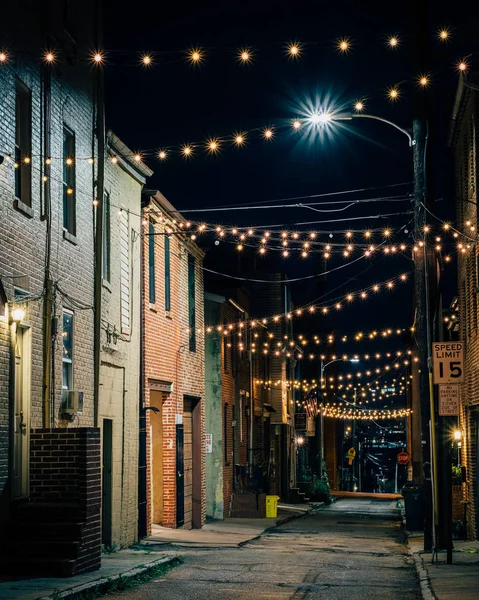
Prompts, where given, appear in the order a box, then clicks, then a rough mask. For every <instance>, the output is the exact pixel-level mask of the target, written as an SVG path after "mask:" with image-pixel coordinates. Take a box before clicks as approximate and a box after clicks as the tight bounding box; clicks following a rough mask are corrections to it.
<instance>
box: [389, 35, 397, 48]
mask: <svg viewBox="0 0 479 600" xmlns="http://www.w3.org/2000/svg"><path fill="white" fill-rule="evenodd" d="M398 45H399V39H398V37H397V36H395V35H392V36H391V37H390V38H389V39H388V46H390V47H391V48H396V47H397V46H398Z"/></svg>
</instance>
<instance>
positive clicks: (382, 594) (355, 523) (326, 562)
mask: <svg viewBox="0 0 479 600" xmlns="http://www.w3.org/2000/svg"><path fill="white" fill-rule="evenodd" d="M180 554H181V556H182V558H183V560H184V563H183V565H181V566H179V567H177V568H175V569H173V570H172V571H170V572H169V573H168V574H167V575H166V577H164V578H158V579H154V580H153V581H151V582H150V583H148V584H145V585H143V586H141V587H139V588H136V589H133V590H131V591H126V592H123V593H122V594H120V595H119V596H118V597H119V599H121V600H156V599H160V598H168V599H169V600H190V599H191V600H193V599H194V600H215V599H218V600H220V599H225V600H226V599H235V600H236V599H238V600H246V599H247V600H253V599H254V600H266V599H270V600H273V599H278V600H281V599H286V598H287V599H291V600H309V599H313V598H319V599H323V598H324V599H328V600H336V599H337V600H343V599H344V600H346V599H347V600H362V599H368V600H373V599H375V598H377V599H381V600H389V599H401V600H412V599H418V598H421V594H420V588H419V584H418V580H417V577H416V573H415V570H414V563H413V560H412V558H411V556H410V555H409V553H408V550H407V547H406V546H405V543H404V542H403V540H402V537H401V528H400V521H399V514H398V511H397V509H396V503H395V501H391V500H389V501H384V500H374V499H352V498H345V499H341V500H339V501H338V502H336V503H335V504H333V505H332V506H330V507H324V508H322V509H319V510H317V511H315V512H314V513H311V514H308V515H305V516H303V517H302V518H300V519H296V520H294V521H291V522H289V523H286V524H284V525H281V526H280V527H277V528H274V529H270V530H267V531H265V532H264V533H263V534H262V535H260V536H259V537H258V538H256V539H253V540H251V541H249V542H246V543H245V544H243V545H241V546H240V547H236V548H228V547H218V548H212V547H210V548H182V550H181V553H180Z"/></svg>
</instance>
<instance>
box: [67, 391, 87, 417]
mask: <svg viewBox="0 0 479 600" xmlns="http://www.w3.org/2000/svg"><path fill="white" fill-rule="evenodd" d="M62 412H63V413H64V414H68V415H73V414H75V413H81V412H83V392H78V391H77V390H62Z"/></svg>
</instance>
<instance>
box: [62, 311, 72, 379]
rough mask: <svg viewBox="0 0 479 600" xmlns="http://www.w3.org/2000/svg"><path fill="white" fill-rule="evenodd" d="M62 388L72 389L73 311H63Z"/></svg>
mask: <svg viewBox="0 0 479 600" xmlns="http://www.w3.org/2000/svg"><path fill="white" fill-rule="evenodd" d="M62 364H63V373H62V388H63V389H64V390H72V389H73V313H72V312H71V311H69V310H68V311H67V310H65V311H63V354H62Z"/></svg>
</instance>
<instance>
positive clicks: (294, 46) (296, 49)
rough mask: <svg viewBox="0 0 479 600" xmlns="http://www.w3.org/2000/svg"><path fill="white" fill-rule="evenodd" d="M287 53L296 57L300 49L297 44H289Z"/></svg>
mask: <svg viewBox="0 0 479 600" xmlns="http://www.w3.org/2000/svg"><path fill="white" fill-rule="evenodd" d="M288 54H289V55H290V56H292V57H293V58H296V57H298V56H299V55H300V54H301V49H300V47H299V45H298V44H294V43H293V44H290V45H289V46H288Z"/></svg>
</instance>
